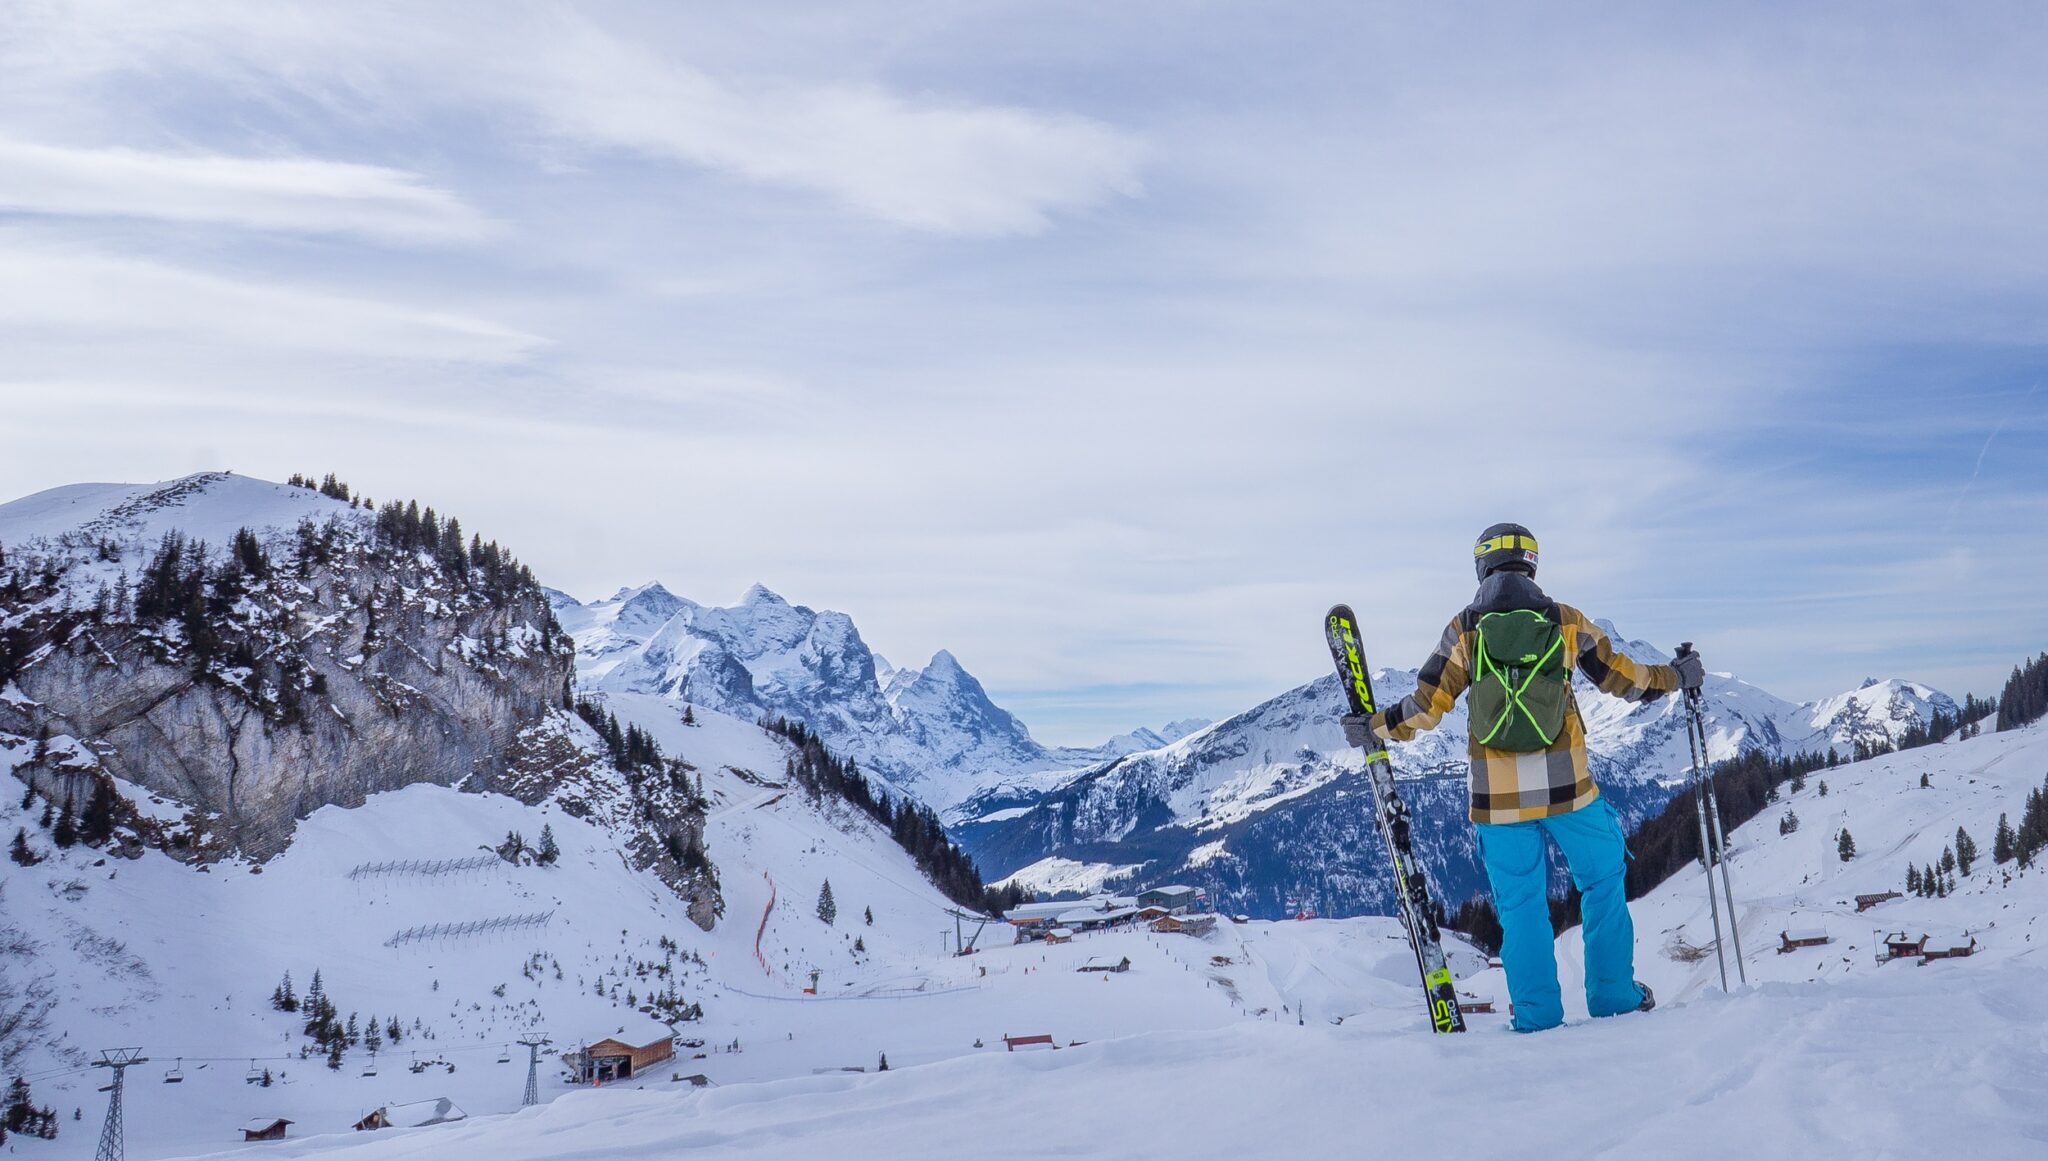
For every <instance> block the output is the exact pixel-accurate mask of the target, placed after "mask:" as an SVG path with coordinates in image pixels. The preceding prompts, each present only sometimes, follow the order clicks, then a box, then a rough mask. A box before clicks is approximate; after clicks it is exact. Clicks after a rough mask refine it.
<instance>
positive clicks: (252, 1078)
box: [242, 1060, 263, 1084]
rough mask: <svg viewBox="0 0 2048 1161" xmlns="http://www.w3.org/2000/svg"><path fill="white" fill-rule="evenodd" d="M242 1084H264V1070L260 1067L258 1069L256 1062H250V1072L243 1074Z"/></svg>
mask: <svg viewBox="0 0 2048 1161" xmlns="http://www.w3.org/2000/svg"><path fill="white" fill-rule="evenodd" d="M242 1083H244V1084H262V1083H263V1070H262V1069H260V1068H258V1067H256V1062H255V1061H254V1060H251V1061H250V1062H249V1071H248V1072H245V1073H243V1074H242Z"/></svg>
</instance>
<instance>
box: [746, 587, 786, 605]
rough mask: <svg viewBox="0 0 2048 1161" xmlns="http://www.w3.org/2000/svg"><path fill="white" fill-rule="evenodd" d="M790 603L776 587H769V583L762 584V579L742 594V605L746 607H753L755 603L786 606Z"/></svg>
mask: <svg viewBox="0 0 2048 1161" xmlns="http://www.w3.org/2000/svg"><path fill="white" fill-rule="evenodd" d="M788 604H789V602H788V601H786V600H783V599H782V595H781V594H780V593H777V592H776V591H775V590H774V589H771V588H769V587H768V586H767V585H764V584H762V583H761V582H760V581H755V582H754V583H753V585H752V586H751V587H749V588H748V589H747V591H746V592H745V593H743V594H742V595H741V596H740V605H741V606H742V607H745V608H751V607H753V606H755V605H784V606H786V605H788Z"/></svg>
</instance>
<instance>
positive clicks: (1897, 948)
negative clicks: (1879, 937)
mask: <svg viewBox="0 0 2048 1161" xmlns="http://www.w3.org/2000/svg"><path fill="white" fill-rule="evenodd" d="M1926 950H1927V936H1925V935H1924V934H1923V935H1921V936H1919V937H1918V938H1913V937H1910V936H1908V935H1907V934H1906V933H1905V932H1903V931H1898V932H1893V933H1892V934H1890V935H1887V936H1885V937H1884V953H1885V954H1884V957H1885V958H1886V959H1904V958H1906V957H1907V956H1909V955H1921V954H1923V953H1924V952H1926Z"/></svg>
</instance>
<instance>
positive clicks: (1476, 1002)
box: [1458, 992, 1493, 1012]
mask: <svg viewBox="0 0 2048 1161" xmlns="http://www.w3.org/2000/svg"><path fill="white" fill-rule="evenodd" d="M1458 1010H1459V1011H1460V1012H1491V1011H1493V1001H1492V1000H1482V999H1480V998H1479V997H1478V996H1468V995H1466V994H1465V993H1463V992H1459V993H1458Z"/></svg>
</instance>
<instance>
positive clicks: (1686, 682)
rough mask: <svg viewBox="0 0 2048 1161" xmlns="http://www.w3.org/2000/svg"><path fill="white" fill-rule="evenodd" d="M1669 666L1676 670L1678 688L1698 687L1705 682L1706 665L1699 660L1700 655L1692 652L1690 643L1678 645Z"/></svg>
mask: <svg viewBox="0 0 2048 1161" xmlns="http://www.w3.org/2000/svg"><path fill="white" fill-rule="evenodd" d="M1671 668H1673V669H1676V670H1677V671H1678V688H1680V689H1698V688H1699V687H1700V686H1702V685H1705V684H1706V683H1707V667H1706V666H1705V665H1704V664H1702V663H1701V662H1700V655H1699V654H1697V653H1695V652H1693V649H1692V643H1691V642H1689V641H1688V642H1687V643H1685V644H1683V645H1680V646H1679V647H1678V652H1677V653H1676V654H1674V655H1673V656H1672V658H1671Z"/></svg>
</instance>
